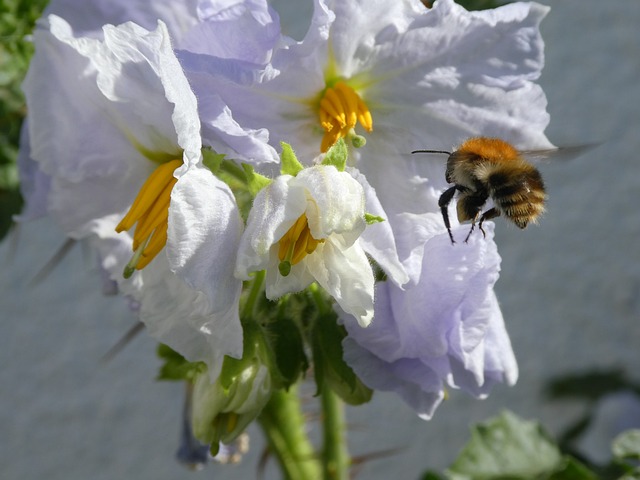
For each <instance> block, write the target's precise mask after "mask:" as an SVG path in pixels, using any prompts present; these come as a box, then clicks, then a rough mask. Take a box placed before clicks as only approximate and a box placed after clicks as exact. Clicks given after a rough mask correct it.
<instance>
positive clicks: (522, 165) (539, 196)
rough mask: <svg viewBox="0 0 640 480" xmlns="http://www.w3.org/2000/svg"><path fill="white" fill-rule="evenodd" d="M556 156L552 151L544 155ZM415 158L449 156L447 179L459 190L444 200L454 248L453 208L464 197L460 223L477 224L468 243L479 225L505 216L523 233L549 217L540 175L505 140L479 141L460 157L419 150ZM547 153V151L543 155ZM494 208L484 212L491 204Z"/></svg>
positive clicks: (461, 151)
mask: <svg viewBox="0 0 640 480" xmlns="http://www.w3.org/2000/svg"><path fill="white" fill-rule="evenodd" d="M543 152H544V153H547V152H551V151H550V150H547V151H543ZM411 153H443V154H447V155H449V158H448V159H447V169H446V173H445V179H446V180H447V183H451V184H453V186H452V187H451V188H448V189H447V190H445V191H444V193H443V194H442V195H441V196H440V199H439V201H438V206H439V207H440V211H441V212H442V218H443V220H444V224H445V226H446V227H447V232H448V233H449V238H450V239H451V243H455V240H454V238H453V234H452V233H451V224H450V221H449V210H448V207H449V204H450V203H451V201H452V200H453V197H454V196H455V194H456V192H458V204H457V214H458V220H459V221H460V222H464V221H467V220H471V229H470V230H469V233H468V234H467V237H466V239H465V242H467V241H468V240H469V238H470V237H471V233H473V230H474V228H475V226H476V224H477V225H478V228H479V230H480V231H481V232H482V234H483V235H484V234H485V232H484V230H483V228H482V223H483V222H484V221H485V220H489V219H491V218H495V217H498V216H500V215H501V214H504V216H505V217H507V219H509V220H511V221H512V222H513V223H515V224H516V225H517V226H518V227H519V228H525V227H526V226H527V225H528V224H529V223H535V222H536V221H537V220H538V219H539V217H540V215H542V213H543V212H544V209H545V201H546V198H547V195H546V192H545V188H544V182H543V181H542V176H541V175H540V172H539V171H538V170H537V169H536V168H535V167H534V166H533V165H532V164H531V163H529V162H528V161H527V160H525V159H524V158H523V156H522V154H521V152H519V151H518V150H516V148H515V147H513V145H511V144H510V143H508V142H505V141H504V140H501V139H499V138H488V137H474V138H470V139H468V140H466V141H465V142H464V143H463V144H462V145H460V146H459V147H458V149H457V150H455V151H454V152H446V151H442V150H415V151H413V152H411ZM541 153H542V151H541ZM489 199H491V200H493V206H492V207H491V208H489V209H488V210H485V211H483V208H484V206H485V204H486V203H487V201H488V200H489Z"/></svg>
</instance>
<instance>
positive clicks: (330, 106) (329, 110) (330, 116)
mask: <svg viewBox="0 0 640 480" xmlns="http://www.w3.org/2000/svg"><path fill="white" fill-rule="evenodd" d="M319 115H320V124H321V125H322V128H323V129H324V132H325V133H324V137H323V138H322V144H321V145H320V150H321V151H322V152H326V151H327V150H329V148H331V146H332V145H333V144H334V143H336V142H337V141H338V140H339V139H340V138H343V137H346V136H348V135H350V134H351V132H352V130H353V129H354V127H355V126H356V123H357V122H360V125H362V127H363V128H364V129H365V130H366V131H367V132H371V131H372V130H373V119H372V117H371V112H370V111H369V108H368V107H367V105H366V104H365V103H364V101H363V100H362V99H361V98H360V96H359V95H358V94H357V93H356V92H355V91H354V90H353V88H351V87H350V86H348V85H347V84H346V83H344V82H338V83H336V84H335V86H334V87H327V89H326V90H325V92H324V95H323V97H322V99H321V100H320V111H319Z"/></svg>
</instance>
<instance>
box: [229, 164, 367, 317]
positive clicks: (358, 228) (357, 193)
mask: <svg viewBox="0 0 640 480" xmlns="http://www.w3.org/2000/svg"><path fill="white" fill-rule="evenodd" d="M365 227H366V221H365V195H364V191H363V188H362V186H361V185H360V183H358V181H356V180H355V179H354V178H353V177H352V176H351V175H350V174H349V173H347V172H340V171H338V170H337V169H336V168H335V167H334V166H332V165H317V166H315V167H310V168H306V169H303V170H301V171H300V172H299V173H298V174H297V175H296V176H291V175H281V176H279V177H277V178H276V179H274V180H273V182H272V183H270V184H269V185H268V186H266V187H264V188H263V189H262V190H260V192H259V193H258V195H257V196H256V198H255V201H254V204H253V207H252V209H251V212H250V214H249V220H248V222H247V228H246V230H245V232H244V234H243V236H242V240H241V242H240V248H239V252H238V264H237V268H236V274H237V276H238V277H239V278H242V279H248V278H249V274H250V273H251V272H255V271H260V270H266V272H267V276H266V286H267V290H266V294H267V298H269V299H276V298H279V297H280V296H282V295H284V294H285V293H292V292H298V291H300V290H303V289H305V288H306V287H308V286H309V285H310V284H311V283H312V282H314V281H316V282H318V284H319V285H320V286H321V287H323V288H324V289H325V290H326V291H327V292H328V293H329V294H330V295H331V296H332V297H333V298H334V299H335V300H336V301H337V302H338V304H339V305H340V306H341V308H343V309H344V310H345V311H347V312H349V313H350V314H352V315H354V316H355V317H356V318H357V319H358V322H359V324H360V325H362V326H366V325H368V324H369V322H370V321H371V318H372V316H373V284H374V276H373V271H372V269H371V265H370V264H369V261H368V260H367V257H366V255H365V252H364V250H363V248H362V246H361V245H360V243H359V241H358V240H359V237H360V235H361V234H362V233H363V232H364V230H365Z"/></svg>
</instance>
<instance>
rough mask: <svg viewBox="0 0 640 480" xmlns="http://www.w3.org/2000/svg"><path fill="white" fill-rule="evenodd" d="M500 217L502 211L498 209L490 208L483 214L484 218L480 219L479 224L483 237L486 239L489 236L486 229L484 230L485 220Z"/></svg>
mask: <svg viewBox="0 0 640 480" xmlns="http://www.w3.org/2000/svg"><path fill="white" fill-rule="evenodd" d="M499 216H500V210H498V209H497V208H490V209H489V210H487V211H486V212H484V213H483V214H482V217H480V223H478V228H479V229H480V231H481V232H482V236H483V237H485V238H486V237H487V234H486V233H485V231H484V228H482V222H484V221H485V220H490V219H492V218H496V217H499Z"/></svg>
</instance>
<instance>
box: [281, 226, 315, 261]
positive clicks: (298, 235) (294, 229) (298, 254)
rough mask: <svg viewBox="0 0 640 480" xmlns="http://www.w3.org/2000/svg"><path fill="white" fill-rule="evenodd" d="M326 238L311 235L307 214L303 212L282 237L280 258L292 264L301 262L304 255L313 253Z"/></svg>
mask: <svg viewBox="0 0 640 480" xmlns="http://www.w3.org/2000/svg"><path fill="white" fill-rule="evenodd" d="M323 242H324V239H320V240H317V239H315V238H313V236H312V235H311V230H309V224H308V222H307V216H306V215H304V214H302V215H300V217H299V218H298V219H297V220H296V221H295V223H294V224H293V225H292V226H291V228H289V230H288V231H287V233H285V234H284V235H283V236H282V238H281V239H280V242H279V243H280V245H279V246H278V258H279V259H280V262H288V263H290V264H291V265H295V264H297V263H299V262H300V261H301V260H302V259H303V258H304V257H306V256H307V255H310V254H311V253H313V252H314V251H315V250H316V248H317V247H318V245H319V244H320V243H323Z"/></svg>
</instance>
